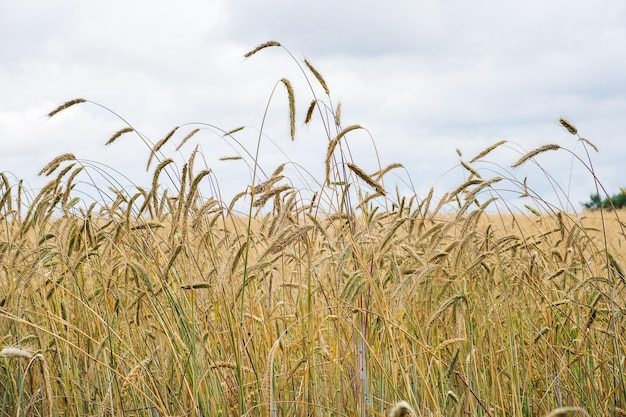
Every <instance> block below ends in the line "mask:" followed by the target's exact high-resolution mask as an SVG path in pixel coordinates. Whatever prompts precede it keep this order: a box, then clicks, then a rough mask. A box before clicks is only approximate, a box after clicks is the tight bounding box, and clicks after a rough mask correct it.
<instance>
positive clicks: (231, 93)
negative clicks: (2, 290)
mask: <svg viewBox="0 0 626 417" xmlns="http://www.w3.org/2000/svg"><path fill="white" fill-rule="evenodd" d="M269 40H275V41H279V42H280V43H281V44H283V45H284V46H285V47H286V48H287V49H288V50H289V51H290V52H291V54H293V56H294V57H295V58H296V61H299V62H300V63H301V61H302V59H304V58H306V59H307V60H309V61H310V62H311V63H312V64H313V65H314V66H315V67H316V68H317V69H318V70H319V71H320V72H321V73H322V75H323V76H324V78H325V80H326V82H327V84H328V86H329V88H330V93H331V98H330V99H329V98H327V97H324V94H323V90H322V89H321V88H320V86H319V84H317V83H316V82H315V78H314V77H312V76H311V74H310V73H307V76H308V78H309V80H311V81H312V86H313V89H314V92H315V94H316V95H317V96H318V98H323V99H324V100H325V101H326V103H328V104H329V105H332V106H336V105H337V104H338V103H340V102H341V109H342V110H341V123H342V125H343V126H344V127H345V126H349V125H351V124H355V123H358V124H360V125H362V126H364V127H366V128H367V131H358V132H353V133H354V134H351V135H350V136H349V138H348V142H347V143H348V144H349V145H350V147H351V149H352V151H353V155H352V156H353V158H354V160H355V162H356V163H357V164H358V165H359V166H361V167H363V168H365V169H366V170H368V171H370V172H373V171H375V170H377V169H378V164H381V165H383V166H385V165H388V164H390V163H395V162H400V163H402V164H403V165H404V167H405V170H397V171H396V172H395V174H393V175H390V176H388V177H387V178H386V180H385V181H386V184H387V186H389V185H392V186H393V185H395V184H397V185H398V186H399V187H400V189H401V190H402V192H413V191H414V192H416V193H417V194H418V196H424V195H425V194H426V193H427V192H428V190H429V189H430V187H435V189H436V190H437V193H438V194H441V193H443V192H445V191H450V190H452V189H453V188H454V187H456V186H457V185H458V184H459V183H461V182H462V181H463V179H464V178H465V177H466V175H467V172H466V171H464V170H463V169H462V168H459V161H460V160H461V159H463V160H465V161H468V160H470V159H471V158H472V157H473V156H474V155H476V154H477V153H479V152H480V151H481V150H483V149H485V148H486V147H488V146H490V145H492V144H494V143H496V142H498V141H500V140H507V141H508V143H507V144H506V145H505V146H502V147H501V148H498V149H497V150H496V151H494V152H493V153H492V154H490V155H489V157H488V158H487V161H486V162H482V163H478V164H476V167H477V168H479V169H480V170H481V172H482V173H483V174H484V175H483V176H484V177H489V176H492V175H505V176H509V177H513V176H515V177H516V178H518V179H519V180H520V181H521V180H523V178H524V177H528V178H529V179H528V185H529V186H531V187H532V188H533V189H535V190H537V192H538V193H540V194H541V195H542V196H543V197H544V198H546V199H549V200H550V201H553V202H555V204H560V206H561V207H568V206H567V201H566V200H567V199H568V198H569V200H570V201H571V204H572V205H573V206H574V208H575V209H579V208H580V204H579V203H580V202H583V201H587V200H588V196H589V194H590V193H591V192H592V191H593V190H594V188H593V180H592V176H591V175H590V174H589V173H588V172H587V170H586V168H585V167H584V166H583V165H582V164H581V163H580V162H578V161H577V159H576V157H575V156H572V155H573V154H574V155H577V156H579V157H582V158H586V155H585V149H584V148H583V147H582V146H581V143H579V142H578V141H577V138H576V137H574V136H572V135H570V134H568V133H567V132H566V131H565V130H564V129H563V128H562V127H561V126H560V125H559V123H558V120H559V118H560V117H565V118H567V119H569V120H571V121H572V122H573V123H574V124H575V125H576V126H577V128H578V130H579V133H580V134H581V135H582V136H583V137H585V138H587V139H588V140H590V141H591V142H593V143H594V144H595V145H596V146H597V147H598V149H599V153H597V154H595V153H592V158H593V159H592V162H593V165H594V169H595V172H596V174H597V176H598V177H599V179H600V181H601V182H602V184H603V185H604V186H605V187H606V188H607V189H608V191H609V192H610V193H615V192H617V191H618V187H620V186H626V182H625V181H624V178H623V175H624V174H623V166H624V159H625V158H626V140H625V137H624V136H625V133H626V3H624V2H623V1H622V0H605V1H602V2H589V1H582V0H567V1H566V0H554V1H549V2H546V1H543V0H541V1H540V0H530V1H525V2H502V1H497V0H477V1H472V2H467V1H460V0H458V1H457V0H450V1H440V2H435V1H426V0H413V1H391V2H380V1H370V0H359V1H356V0H349V1H336V0H332V1H331V0H320V1H317V2H313V3H311V2H307V3H305V2H295V1H287V0H277V1H264V2H261V1H257V0H237V1H230V2H226V1H220V0H203V1H200V0H182V1H179V2H169V1H168V2H166V1H154V0H151V1H147V0H134V1H121V0H108V1H106V2H105V1H89V2H85V1H79V0H74V1H72V0H64V1H63V0H62V1H57V2H49V1H43V0H22V1H19V2H16V1H8V0H0V92H1V99H0V171H4V172H8V173H9V175H10V176H11V177H12V178H23V179H25V180H26V181H27V182H28V183H29V184H30V185H31V187H32V188H33V189H35V188H36V187H40V186H41V184H43V183H44V180H42V179H41V178H37V173H38V172H39V170H40V169H41V168H42V167H43V166H44V165H46V164H47V163H48V162H49V161H50V160H51V159H52V158H54V157H55V156H57V155H59V154H62V153H65V152H72V153H74V154H75V155H76V156H77V157H78V158H79V159H81V160H82V161H84V163H85V164H87V165H89V166H91V167H92V172H93V173H95V172H97V170H98V167H103V166H104V167H108V168H107V169H109V170H110V171H111V172H112V170H117V171H118V172H119V176H120V177H121V178H124V177H126V178H127V179H128V181H129V182H133V183H136V184H139V185H149V181H150V178H149V175H148V174H146V172H145V171H146V162H147V160H148V155H149V148H148V147H147V146H146V145H145V144H144V143H143V142H142V141H141V139H140V138H139V137H137V136H135V135H132V134H131V135H124V136H122V137H121V138H120V139H118V140H117V141H116V142H115V143H113V144H112V145H110V146H105V145H104V144H105V142H106V141H107V139H108V138H109V137H110V136H111V135H112V134H113V133H114V132H115V131H117V130H119V129H120V128H123V127H125V126H126V124H125V123H130V124H131V125H132V126H133V127H134V128H135V129H136V130H138V131H139V132H141V133H142V134H143V135H145V137H146V138H147V139H148V140H150V141H151V142H152V143H155V142H157V141H158V140H160V139H161V138H163V137H164V136H165V135H166V134H167V132H169V131H170V130H171V129H172V128H173V127H175V126H181V128H180V129H179V132H177V136H175V137H174V138H173V139H172V140H171V141H170V142H171V143H170V142H168V144H167V145H166V146H165V147H164V148H163V154H164V156H165V157H169V156H173V157H178V158H181V161H182V160H183V159H184V158H185V157H188V156H189V154H190V153H191V151H192V150H193V149H194V147H195V146H196V145H198V147H199V151H200V155H201V158H198V159H199V160H200V159H201V161H202V163H200V162H197V165H198V166H199V167H198V168H197V169H204V168H210V169H212V170H213V172H214V175H215V177H214V178H215V183H216V184H219V187H220V192H221V193H222V194H223V195H224V196H225V197H227V196H232V195H233V194H235V193H236V192H239V191H241V190H242V189H244V188H245V186H246V185H247V184H249V183H250V182H251V178H250V175H251V174H250V172H249V170H248V169H247V168H246V167H245V164H244V163H243V162H242V161H220V160H219V159H220V158H222V157H228V156H234V155H238V154H241V155H245V151H243V150H242V147H243V148H246V149H247V151H248V152H250V153H252V154H254V153H255V152H256V144H257V139H258V136H259V130H260V129H261V128H262V133H263V135H262V136H263V139H262V141H261V147H260V155H261V156H260V160H261V162H262V168H264V170H265V172H267V173H269V172H271V171H272V170H273V169H274V167H275V166H277V165H278V164H280V163H282V162H287V161H292V162H293V163H292V164H289V165H288V168H289V169H288V170H287V172H288V173H290V175H291V176H292V177H294V178H296V177H298V179H297V180H296V179H294V181H300V180H301V181H303V183H304V184H305V185H304V186H307V185H306V184H308V186H311V187H312V185H311V183H312V181H313V180H311V178H315V177H316V178H318V179H319V178H321V177H322V175H321V174H322V173H323V159H324V155H325V152H326V144H327V142H328V138H327V136H326V134H325V133H324V130H323V128H322V123H321V118H320V116H319V115H318V116H316V117H314V119H313V122H312V123H311V124H310V125H309V126H304V124H303V120H304V114H305V112H306V108H307V106H308V104H309V102H310V101H311V99H312V92H311V90H310V89H309V87H308V85H307V83H306V79H305V78H304V76H303V74H302V72H301V71H300V68H299V67H298V65H297V62H296V61H294V60H293V59H292V58H291V57H290V56H289V54H288V53H287V51H285V50H284V49H281V48H270V49H266V50H263V51H261V52H260V53H258V54H256V55H254V56H253V57H251V58H249V59H244V58H243V55H244V54H245V53H246V52H248V51H249V50H251V49H252V48H253V47H254V46H256V45H258V44H260V43H263V42H266V41H269ZM281 78H288V79H289V80H291V82H292V83H293V85H294V87H295V92H296V104H297V109H298V110H297V111H298V115H297V117H298V120H297V129H298V131H297V137H296V140H295V141H294V142H293V143H292V142H291V141H290V140H289V137H288V133H289V130H288V115H287V107H286V95H285V91H284V88H283V86H282V84H277V82H280V79H281ZM274 89H276V91H275V92H274V94H273V95H272V92H273V90H274ZM78 97H83V98H85V99H88V100H90V101H92V102H95V103H98V104H99V105H101V106H103V107H100V106H98V105H95V104H92V103H83V104H80V105H77V106H74V107H72V108H70V109H67V110H65V111H64V112H62V113H60V114H58V115H57V116H55V117H53V118H51V119H48V118H47V117H46V115H47V113H48V112H49V111H50V110H52V109H54V108H55V107H56V106H57V105H59V104H61V103H63V102H65V101H67V100H71V99H74V98H78ZM270 97H271V100H270ZM268 102H269V105H268ZM266 107H267V109H268V110H267V115H266V116H267V117H266V119H265V122H264V121H263V117H264V114H265V112H266ZM107 109H109V110H107ZM116 114H117V115H119V116H117V115H116ZM122 118H123V120H122ZM197 123H201V124H197ZM239 126H245V127H246V128H245V129H244V130H243V131H241V132H238V133H237V134H236V135H235V138H236V139H237V140H236V141H234V140H226V139H223V138H222V137H221V134H220V129H223V130H224V131H229V130H231V129H234V128H237V127H239ZM196 127H199V128H202V130H201V131H200V132H199V133H198V134H197V135H196V136H194V137H193V138H192V139H190V140H189V142H188V143H186V144H185V146H184V147H182V148H181V150H180V152H179V153H176V151H175V148H176V146H177V145H178V144H179V143H180V141H181V140H182V138H183V137H184V136H185V135H186V134H187V133H189V132H190V131H191V130H193V129H194V128H196ZM546 143H557V144H559V145H561V146H563V147H566V148H568V149H569V151H559V152H555V153H546V154H543V155H540V156H539V157H538V158H537V162H538V163H539V164H540V166H537V165H533V164H529V165H528V166H526V167H524V168H522V169H515V170H513V169H511V168H510V165H511V164H512V163H513V162H515V161H516V160H517V159H518V158H519V157H520V155H521V154H522V153H524V152H526V151H529V150H531V149H533V148H536V147H538V146H541V145H543V144H546ZM457 149H458V150H460V152H461V153H462V156H461V157H459V154H458V153H457ZM570 151H571V152H570ZM290 170H291V171H290ZM544 170H545V172H544ZM309 173H310V175H311V177H308V175H309ZM86 181H87V180H86ZM122 182H123V181H122ZM555 187H560V188H561V190H560V191H559V192H558V193H556V194H555V193H554V192H553V189H554V188H555ZM503 188H513V185H512V184H505V185H503ZM516 204H519V203H516Z"/></svg>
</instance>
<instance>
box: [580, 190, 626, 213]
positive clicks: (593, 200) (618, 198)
mask: <svg viewBox="0 0 626 417" xmlns="http://www.w3.org/2000/svg"><path fill="white" fill-rule="evenodd" d="M583 207H585V208H586V209H590V210H597V209H599V208H606V209H612V208H616V209H620V208H624V207H626V189H625V188H620V192H619V193H617V194H613V195H612V196H610V197H606V198H604V199H602V198H600V196H599V195H598V193H595V194H591V195H590V196H589V201H588V202H586V203H583Z"/></svg>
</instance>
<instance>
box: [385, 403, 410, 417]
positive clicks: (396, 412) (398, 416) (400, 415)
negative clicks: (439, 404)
mask: <svg viewBox="0 0 626 417" xmlns="http://www.w3.org/2000/svg"><path fill="white" fill-rule="evenodd" d="M408 416H415V410H413V407H411V406H410V405H409V403H407V402H406V401H399V402H397V403H396V405H395V406H394V407H393V408H392V409H391V413H389V417H408Z"/></svg>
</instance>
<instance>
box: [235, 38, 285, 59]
mask: <svg viewBox="0 0 626 417" xmlns="http://www.w3.org/2000/svg"><path fill="white" fill-rule="evenodd" d="M271 46H282V45H281V44H280V43H279V42H276V41H269V42H265V43H262V44H260V45H259V46H257V47H256V48H254V49H253V50H251V51H250V52H248V53H247V54H245V55H244V58H250V57H251V56H252V55H254V54H256V53H257V52H259V51H260V50H261V49H265V48H269V47H271Z"/></svg>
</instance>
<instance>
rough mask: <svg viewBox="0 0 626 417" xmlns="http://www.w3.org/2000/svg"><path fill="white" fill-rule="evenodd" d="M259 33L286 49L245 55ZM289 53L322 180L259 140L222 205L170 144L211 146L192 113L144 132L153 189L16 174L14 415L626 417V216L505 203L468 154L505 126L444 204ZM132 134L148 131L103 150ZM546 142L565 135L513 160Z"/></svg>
mask: <svg viewBox="0 0 626 417" xmlns="http://www.w3.org/2000/svg"><path fill="white" fill-rule="evenodd" d="M266 48H282V47H281V45H280V44H279V43H278V42H268V43H266V44H262V45H260V46H258V47H257V48H255V49H253V50H252V51H251V52H250V53H248V54H247V55H246V57H247V58H252V57H253V55H255V54H256V53H260V52H261V51H262V50H264V49H266ZM284 51H286V50H284ZM264 52H265V51H263V53H264ZM286 52H287V53H289V51H286ZM289 54H290V53H289ZM294 62H295V63H296V64H297V65H300V68H301V69H302V73H303V76H304V77H306V79H307V80H308V81H310V83H311V91H310V93H311V94H312V97H313V98H312V101H310V104H309V105H308V107H307V111H306V117H305V118H304V123H305V124H309V123H314V122H319V123H321V124H322V125H323V127H324V129H325V131H326V132H327V133H328V137H327V139H328V141H327V149H326V158H325V160H324V161H320V163H321V164H323V166H324V175H323V178H320V179H319V182H318V184H319V189H316V190H302V189H299V188H297V187H294V186H293V185H292V182H291V181H290V178H289V177H288V176H287V174H286V173H285V172H284V165H279V166H278V167H273V168H271V169H270V170H268V171H267V172H272V170H273V172H272V173H271V174H269V175H266V176H265V177H263V176H261V175H260V171H258V168H257V165H256V164H255V161H256V157H255V156H254V155H255V154H254V152H255V150H250V153H249V154H247V155H244V156H243V157H244V158H246V157H248V158H250V160H249V162H250V166H251V167H252V168H251V171H252V178H254V179H255V181H254V182H253V183H252V184H250V186H249V187H248V188H247V189H245V190H242V191H241V193H239V194H238V195H236V196H235V197H234V198H233V199H232V201H222V200H221V199H219V198H217V196H215V195H209V194H210V193H207V192H206V187H205V185H206V182H207V181H208V180H209V178H210V175H211V172H210V167H206V166H202V167H201V168H199V167H200V166H201V165H202V164H201V162H200V161H199V160H196V153H195V152H192V153H191V154H190V155H189V156H188V158H187V160H186V162H185V163H184V164H182V165H180V164H177V163H175V162H174V160H173V159H171V158H169V157H168V156H167V155H163V153H162V150H163V149H165V148H164V145H165V144H166V143H168V142H170V141H172V142H173V141H178V142H179V143H180V145H179V146H178V148H180V146H182V144H183V143H186V142H193V140H194V139H195V138H194V135H195V134H196V133H197V130H191V131H189V132H183V131H182V129H181V130H180V131H179V129H178V128H175V129H173V130H172V131H171V132H169V133H168V134H167V135H166V136H164V138H163V139H161V140H159V141H157V142H155V143H149V144H148V147H149V158H148V161H147V167H148V169H149V170H150V172H152V182H151V184H147V185H145V184H144V185H143V186H137V187H136V188H135V189H134V190H132V191H129V190H127V189H122V188H119V187H115V184H114V183H112V184H111V186H110V187H108V188H99V189H98V192H97V195H96V196H95V197H97V198H94V201H91V202H86V201H85V199H84V198H82V197H79V196H78V193H77V192H76V187H77V183H78V182H79V181H86V180H87V179H88V178H90V176H89V171H90V169H92V167H90V166H89V165H88V164H85V163H84V162H83V161H81V160H80V159H79V158H77V157H76V156H75V155H73V154H63V155H60V156H59V157H57V158H55V159H54V160H53V161H51V162H50V163H49V164H48V165H47V166H45V167H44V168H43V169H42V170H41V172H40V175H42V176H45V177H48V178H50V181H49V183H48V184H47V185H46V186H44V187H43V188H42V189H41V190H38V191H37V192H36V193H34V194H33V193H31V192H30V190H26V189H25V188H24V186H23V183H21V182H17V183H16V182H12V181H11V180H10V179H9V178H8V177H7V176H6V175H4V174H1V175H0V179H1V182H0V190H1V192H2V193H1V194H0V195H1V199H0V220H2V229H1V230H0V404H2V405H1V406H0V416H2V417H4V416H7V417H8V416H77V417H78V416H162V417H164V416H267V417H275V416H281V417H283V416H284V417H286V416H384V415H388V414H389V412H390V410H391V408H392V407H393V405H394V404H395V403H396V402H398V401H400V400H404V401H407V402H408V403H409V404H411V405H412V407H413V408H414V409H415V413H416V414H417V415H419V416H494V417H495V416H545V415H551V416H557V415H591V416H619V415H626V378H625V376H624V367H625V366H626V363H625V361H626V359H625V358H626V356H625V355H626V353H625V352H624V349H625V346H626V336H625V332H624V329H625V320H624V306H625V305H626V293H625V290H624V287H625V286H626V278H625V277H624V266H623V265H624V262H625V259H624V255H623V253H624V250H623V245H624V223H623V222H622V221H621V220H620V219H621V218H622V217H624V216H625V214H624V213H621V212H620V211H606V210H602V211H586V212H580V213H572V212H567V211H561V210H559V209H555V208H554V207H553V206H550V205H548V204H545V202H543V201H542V200H541V198H540V196H537V195H534V194H533V193H532V192H531V191H530V190H528V189H527V187H526V184H525V183H522V182H517V183H518V184H520V191H519V193H520V194H524V195H525V196H526V198H527V199H528V200H529V204H527V205H526V208H525V209H524V210H509V209H507V207H508V206H507V205H506V204H505V203H503V202H501V201H500V200H499V199H498V194H497V192H494V189H495V188H496V187H497V185H498V184H500V183H502V182H504V181H512V182H515V181H516V180H515V179H512V178H502V177H485V178H483V175H481V172H479V171H478V170H477V169H476V168H474V166H475V165H474V164H475V162H476V161H479V160H482V159H484V158H488V157H489V154H490V153H491V151H493V150H494V149H495V148H497V147H498V146H502V145H503V143H504V142H499V143H497V144H495V145H493V146H491V147H489V148H487V149H485V150H484V151H483V152H481V153H480V154H479V155H476V157H474V158H472V159H471V160H469V161H467V162H463V163H462V164H463V167H464V168H465V169H466V171H467V174H468V175H467V181H465V182H464V183H463V184H460V185H459V186H458V187H457V188H456V189H454V190H450V191H449V192H448V193H446V194H445V195H444V196H443V197H441V198H434V197H433V194H432V190H431V194H428V195H426V196H421V197H418V196H416V195H408V196H402V195H399V194H398V193H396V194H395V195H394V192H393V190H388V189H386V188H385V177H386V176H387V175H388V174H389V173H390V172H393V171H394V170H396V169H400V168H401V167H402V166H401V164H399V163H394V164H390V165H388V166H386V167H383V166H381V168H380V170H378V171H377V172H373V173H369V172H366V171H365V170H364V169H362V168H361V167H360V166H359V161H354V160H352V159H351V158H350V149H349V137H350V135H352V134H353V133H355V132H357V131H359V130H361V129H363V128H362V127H361V126H360V125H350V126H348V127H343V126H342V125H341V118H340V106H334V105H332V101H331V99H330V90H329V87H328V85H327V84H326V82H325V80H324V78H323V76H322V75H321V73H320V72H319V71H318V70H317V69H315V68H314V67H313V66H312V65H311V64H310V63H309V62H308V61H306V60H305V61H303V62H302V63H300V62H299V61H298V60H296V59H295V58H294ZM279 85H282V86H283V87H284V90H285V93H286V94H285V95H286V100H287V103H288V108H289V114H288V115H287V120H288V123H289V132H290V136H291V139H292V140H296V141H297V125H298V119H297V118H296V98H298V97H297V96H296V92H295V91H294V88H293V86H292V84H291V82H290V81H289V80H287V79H284V78H283V79H281V80H280V84H279ZM319 97H324V98H319ZM307 102H308V100H307ZM89 104H92V103H91V102H90V101H89V100H85V99H74V100H71V101H69V102H66V103H65V104H63V105H61V106H59V107H58V108H57V109H54V110H53V111H51V113H50V115H49V116H50V117H57V115H58V114H60V113H61V114H62V113H63V112H67V111H72V109H71V107H73V106H76V105H80V106H84V105H89ZM561 124H562V125H563V127H564V128H565V129H566V131H567V132H569V133H570V134H572V135H575V136H576V138H577V139H578V140H579V141H581V142H582V144H583V145H584V146H587V147H593V145H592V144H591V142H589V141H587V140H586V139H583V138H582V137H580V136H578V131H577V130H576V128H575V127H574V126H573V125H572V124H571V123H570V122H569V121H567V120H564V119H561ZM236 131H237V130H235V131H231V132H222V133H223V135H224V136H232V135H235V134H236V133H237V132H236ZM122 135H139V134H138V133H137V132H136V131H135V130H134V129H133V128H132V127H131V126H125V127H124V128H122V129H120V130H119V131H117V132H115V133H113V134H112V135H111V136H110V138H109V140H108V141H107V142H106V143H107V144H108V145H111V146H118V145H119V146H123V144H119V143H115V142H117V140H118V139H119V137H120V136H122ZM144 139H145V138H144ZM259 140H261V139H259ZM544 152H555V154H558V153H559V152H562V153H563V152H564V153H567V152H568V151H567V150H564V149H562V148H561V147H559V146H558V145H551V144H548V145H545V146H543V147H540V148H538V149H535V150H533V151H531V152H529V153H527V154H525V155H523V156H521V158H520V159H519V160H518V161H517V162H516V163H515V164H514V166H520V165H523V164H525V163H527V162H528V161H530V160H532V159H533V158H535V157H536V156H537V155H539V154H541V153H544ZM581 163H585V162H584V160H583V161H582V162H581ZM165 176H167V178H170V179H171V178H174V179H175V184H174V186H173V187H164V186H163V178H164V177H165ZM236 207H244V208H245V210H240V209H237V208H236Z"/></svg>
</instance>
